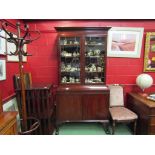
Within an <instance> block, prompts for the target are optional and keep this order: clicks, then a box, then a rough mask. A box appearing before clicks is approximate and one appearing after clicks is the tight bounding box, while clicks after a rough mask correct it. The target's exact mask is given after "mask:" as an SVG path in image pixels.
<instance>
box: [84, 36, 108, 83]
mask: <svg viewBox="0 0 155 155" xmlns="http://www.w3.org/2000/svg"><path fill="white" fill-rule="evenodd" d="M105 50H106V49H105V37H91V36H90V37H86V38H85V83H104V81H105V80H104V65H105V64H104V58H105Z"/></svg>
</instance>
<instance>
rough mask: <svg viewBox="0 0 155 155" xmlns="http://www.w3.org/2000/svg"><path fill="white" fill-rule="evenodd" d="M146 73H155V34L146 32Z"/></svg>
mask: <svg viewBox="0 0 155 155" xmlns="http://www.w3.org/2000/svg"><path fill="white" fill-rule="evenodd" d="M144 72H155V32H146V41H145V55H144Z"/></svg>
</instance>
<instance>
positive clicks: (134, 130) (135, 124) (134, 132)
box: [133, 120, 137, 135]
mask: <svg viewBox="0 0 155 155" xmlns="http://www.w3.org/2000/svg"><path fill="white" fill-rule="evenodd" d="M136 126H137V120H135V121H134V128H133V134H134V135H135V134H136Z"/></svg>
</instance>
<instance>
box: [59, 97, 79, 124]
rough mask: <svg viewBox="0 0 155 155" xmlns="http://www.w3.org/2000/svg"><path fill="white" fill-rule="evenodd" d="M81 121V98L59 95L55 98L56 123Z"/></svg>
mask: <svg viewBox="0 0 155 155" xmlns="http://www.w3.org/2000/svg"><path fill="white" fill-rule="evenodd" d="M81 119H82V107H81V96H80V95H76V94H64V95H63V94H61V95H58V96H57V121H58V122H59V121H60V122H61V121H74V120H81Z"/></svg>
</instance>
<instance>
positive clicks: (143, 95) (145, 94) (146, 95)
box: [138, 93, 149, 98]
mask: <svg viewBox="0 0 155 155" xmlns="http://www.w3.org/2000/svg"><path fill="white" fill-rule="evenodd" d="M138 94H139V95H140V96H142V97H145V98H146V97H148V96H149V95H148V94H147V93H138Z"/></svg>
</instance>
